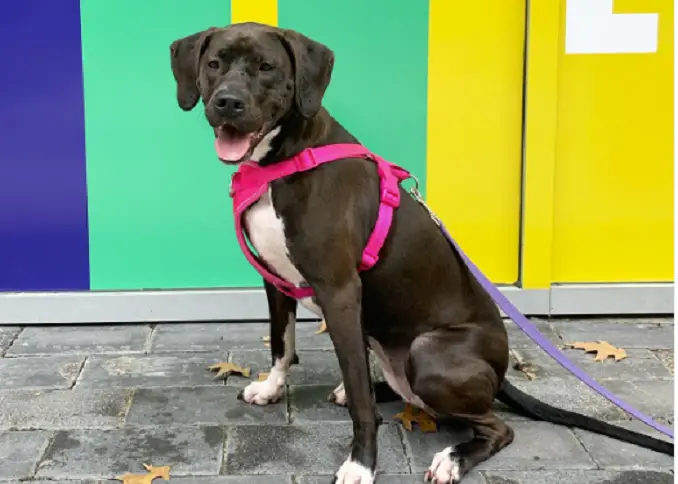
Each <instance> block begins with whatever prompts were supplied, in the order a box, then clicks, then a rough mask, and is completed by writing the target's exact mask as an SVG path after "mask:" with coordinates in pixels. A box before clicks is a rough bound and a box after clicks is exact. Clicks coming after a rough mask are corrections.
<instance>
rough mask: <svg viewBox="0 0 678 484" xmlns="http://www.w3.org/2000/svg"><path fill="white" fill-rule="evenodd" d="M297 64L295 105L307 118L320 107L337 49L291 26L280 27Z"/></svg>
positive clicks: (282, 37)
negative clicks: (328, 46) (290, 28)
mask: <svg viewBox="0 0 678 484" xmlns="http://www.w3.org/2000/svg"><path fill="white" fill-rule="evenodd" d="M280 32H281V34H280V37H281V40H282V43H283V45H284V46H285V48H286V49H287V52H288V53H289V55H290V57H291V59H292V63H293V67H294V84H295V93H294V95H295V105H296V107H297V109H298V111H299V113H300V114H301V115H302V116H303V117H304V118H306V119H308V118H312V117H313V116H315V115H316V113H317V112H318V110H319V109H320V105H321V103H322V99H323V96H324V94H325V90H326V89H327V86H328V85H329V83H330V78H331V76H332V68H333V67H334V53H333V52H332V51H331V50H330V49H329V48H327V47H326V46H325V45H323V44H321V43H319V42H316V41H314V40H311V39H309V38H308V37H306V36H304V35H302V34H300V33H298V32H295V31H293V30H288V29H280Z"/></svg>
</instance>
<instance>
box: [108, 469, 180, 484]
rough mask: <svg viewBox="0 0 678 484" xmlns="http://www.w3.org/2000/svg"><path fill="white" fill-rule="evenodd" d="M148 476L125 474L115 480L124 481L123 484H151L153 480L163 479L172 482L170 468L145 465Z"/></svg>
mask: <svg viewBox="0 0 678 484" xmlns="http://www.w3.org/2000/svg"><path fill="white" fill-rule="evenodd" d="M144 468H145V469H146V470H147V471H148V473H147V474H123V475H122V476H118V477H116V478H115V480H116V481H122V482H123V484H151V483H152V482H153V479H157V478H162V479H164V480H166V481H169V480H170V466H161V467H155V466H149V465H147V464H144Z"/></svg>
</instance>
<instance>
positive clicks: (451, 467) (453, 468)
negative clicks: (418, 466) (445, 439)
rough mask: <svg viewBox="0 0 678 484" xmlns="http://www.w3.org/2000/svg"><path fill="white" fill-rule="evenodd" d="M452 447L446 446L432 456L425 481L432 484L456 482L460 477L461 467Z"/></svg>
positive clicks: (454, 483)
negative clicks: (453, 454)
mask: <svg viewBox="0 0 678 484" xmlns="http://www.w3.org/2000/svg"><path fill="white" fill-rule="evenodd" d="M452 450H453V449H452V447H446V448H444V449H443V450H441V451H440V452H438V453H437V454H436V455H434V456H433V462H431V467H429V468H428V471H426V476H425V477H424V481H425V482H432V483H434V484H457V483H458V482H459V481H460V479H461V468H460V466H459V461H458V460H457V458H456V457H453V456H452Z"/></svg>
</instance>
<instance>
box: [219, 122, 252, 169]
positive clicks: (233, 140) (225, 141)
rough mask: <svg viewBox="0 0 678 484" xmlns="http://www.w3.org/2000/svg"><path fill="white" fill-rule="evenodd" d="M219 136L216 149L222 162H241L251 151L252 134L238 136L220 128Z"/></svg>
mask: <svg viewBox="0 0 678 484" xmlns="http://www.w3.org/2000/svg"><path fill="white" fill-rule="evenodd" d="M218 134H219V135H218V136H217V138H216V139H215V140H214V148H215V149H216V150H217V156H218V157H219V159H220V160H223V161H240V160H241V159H242V157H243V156H245V155H246V154H247V151H248V150H249V149H250V141H251V140H252V134H238V133H234V132H231V131H229V130H225V129H223V128H219V131H218Z"/></svg>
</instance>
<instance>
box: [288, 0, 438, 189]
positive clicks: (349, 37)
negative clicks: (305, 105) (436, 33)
mask: <svg viewBox="0 0 678 484" xmlns="http://www.w3.org/2000/svg"><path fill="white" fill-rule="evenodd" d="M428 3H429V2H428V1H421V2H412V1H409V0H408V1H406V0H332V1H319V0H278V24H279V25H280V26H281V27H286V28H291V29H295V30H298V31H300V32H302V33H304V34H305V35H307V36H309V37H311V38H313V39H315V40H318V41H320V42H323V43H325V44H326V45H327V46H329V47H330V48H331V49H332V50H334V53H335V56H336V59H335V67H334V74H333V77H332V83H331V84H330V87H329V89H328V91H327V95H326V97H325V106H326V107H327V108H328V109H329V110H330V112H331V113H332V115H333V116H334V117H335V118H336V119H337V120H338V121H339V122H340V123H342V124H343V125H344V126H345V127H346V128H347V129H348V130H349V131H350V132H352V133H353V134H354V135H355V136H357V137H358V139H359V140H360V141H361V142H362V143H363V144H365V145H366V146H367V147H369V148H370V149H371V150H373V151H375V152H376V153H378V154H379V155H381V156H383V157H384V158H386V159H388V160H389V161H392V162H394V163H397V164H399V165H402V166H404V167H405V168H407V169H409V170H411V171H412V173H413V174H414V175H415V176H417V177H418V178H419V180H420V182H421V183H423V187H422V188H423V189H424V190H425V188H426V180H425V177H426V83H427V70H428Z"/></svg>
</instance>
